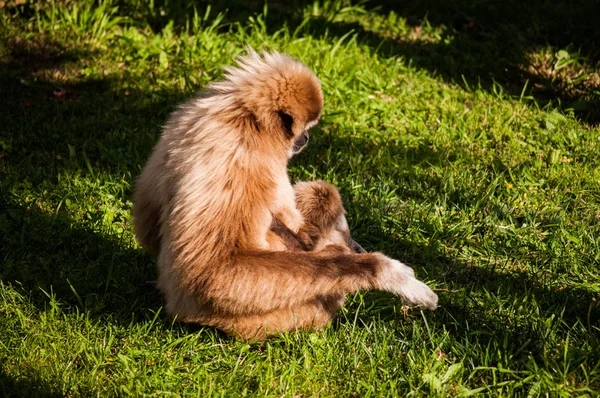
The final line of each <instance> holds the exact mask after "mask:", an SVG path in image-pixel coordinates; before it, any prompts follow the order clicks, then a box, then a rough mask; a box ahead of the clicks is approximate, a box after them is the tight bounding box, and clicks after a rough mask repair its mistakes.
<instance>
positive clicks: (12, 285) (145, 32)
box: [0, 0, 600, 397]
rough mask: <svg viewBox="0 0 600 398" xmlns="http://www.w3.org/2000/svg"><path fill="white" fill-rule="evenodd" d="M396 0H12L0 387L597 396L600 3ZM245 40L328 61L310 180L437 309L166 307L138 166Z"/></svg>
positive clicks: (371, 303) (71, 391)
mask: <svg viewBox="0 0 600 398" xmlns="http://www.w3.org/2000/svg"><path fill="white" fill-rule="evenodd" d="M376 3H377V4H376ZM397 3H398V2H392V1H387V2H364V1H363V2H356V3H351V2H348V1H339V0H326V1H314V2H305V1H288V2H276V1H268V2H267V3H266V4H263V3H262V2H257V1H253V0H249V1H244V2H241V1H237V2H228V3H227V4H224V3H223V2H219V5H212V6H207V3H203V2H200V3H197V4H196V6H195V7H194V6H192V5H190V4H189V3H187V2H179V1H176V0H174V1H160V0H156V1H144V0H123V1H116V0H115V1H102V2H92V1H91V0H82V1H70V0H64V1H63V0H57V1H53V2H49V1H40V2H31V1H28V0H16V1H15V0H8V1H6V0H4V1H0V106H1V109H2V111H0V204H1V206H0V391H1V392H2V393H3V394H4V395H23V396H35V395H42V396H47V395H58V396H61V395H68V396H88V395H100V396H111V395H136V396H137V395H186V396H187V395H198V396H208V395H222V396H238V395H255V396H297V397H299V396H336V397H337V396H388V395H389V396H406V395H409V394H411V395H415V396H430V395H431V396H467V395H475V394H485V395H489V396H511V395H518V396H525V395H528V396H532V397H535V396H540V395H544V396H547V395H549V396H586V395H587V396H597V395H598V394H599V391H600V343H599V340H600V327H599V324H600V304H599V300H600V278H599V276H600V270H599V268H600V267H599V263H600V247H599V246H600V167H599V166H600V164H599V163H600V160H599V159H600V128H599V127H598V123H599V122H600V112H599V110H600V77H599V75H598V66H599V64H600V47H598V43H600V37H599V36H600V31H599V30H598V29H597V28H596V25H597V21H595V18H596V14H597V12H595V11H598V9H599V7H600V6H599V4H598V1H596V0H584V1H581V2H577V3H571V2H566V1H565V2H562V1H556V2H547V1H543V0H532V1H529V2H520V1H516V0H507V1H485V2H484V1H474V2H473V1H464V0H448V1H433V0H427V1H421V2H407V4H402V3H400V4H397ZM246 44H251V45H252V46H253V47H255V48H257V49H269V50H278V51H284V52H287V53H289V54H290V55H292V56H294V57H296V58H299V59H300V60H302V62H304V63H305V64H307V65H308V66H309V67H311V68H312V69H313V70H314V71H315V73H316V74H317V75H318V77H319V79H320V80H321V82H322V85H323V90H324V94H325V110H324V115H323V119H322V121H321V123H320V124H319V126H318V127H317V128H316V129H315V130H314V131H313V133H312V134H311V143H310V145H309V148H308V149H307V150H306V151H305V152H303V153H302V154H301V155H299V156H298V157H296V158H294V159H293V161H292V162H291V164H290V175H291V177H292V179H293V180H311V179H317V178H320V179H325V180H327V181H329V182H331V183H333V184H335V185H337V186H338V187H339V189H340V191H341V194H342V197H343V199H344V202H345V205H346V208H347V210H348V219H349V223H350V226H351V229H352V231H353V236H354V238H355V239H356V240H357V241H358V242H359V243H361V244H362V246H363V247H365V248H366V249H367V250H370V251H381V252H384V253H386V254H387V255H389V256H391V257H394V258H397V259H399V260H402V261H405V262H407V263H409V264H411V265H412V266H413V267H414V269H415V272H416V274H417V277H419V278H421V279H423V280H425V281H426V282H427V283H428V284H430V286H432V287H433V288H434V290H435V291H436V292H437V293H438V295H439V297H440V308H439V309H438V310H437V311H435V312H420V311H418V310H415V309H406V308H403V307H402V306H401V304H400V302H399V301H398V299H397V298H396V297H394V296H391V295H388V294H384V293H366V294H357V295H355V296H352V297H349V298H348V306H347V308H345V309H344V310H343V311H342V312H341V313H340V314H339V317H338V318H337V319H336V320H335V321H334V322H333V323H332V325H331V326H330V327H329V328H327V329H326V330H324V331H321V332H318V333H307V332H302V333H288V334H285V335H281V336H280V337H277V338H275V339H273V340H270V341H268V342H266V343H264V344H260V343H244V342H240V341H236V340H234V339H231V338H229V337H227V336H225V335H224V334H222V333H220V332H218V331H216V330H214V329H211V328H203V327H200V326H190V325H182V324H178V323H171V322H169V321H168V320H167V318H166V317H165V314H164V312H163V311H162V310H161V307H162V300H161V297H160V296H159V295H158V294H157V293H156V292H155V291H154V290H153V289H152V288H150V287H148V286H146V285H145V284H144V282H145V281H151V280H154V279H155V278H156V268H155V260H154V259H153V258H152V257H150V256H148V255H147V254H145V253H144V252H143V250H142V249H141V248H140V247H139V245H138V244H137V243H136V241H135V239H134V237H133V231H132V224H131V206H132V203H131V192H132V186H133V183H134V181H135V179H136V177H137V175H138V174H139V173H140V170H141V168H142V167H143V165H144V162H145V160H146V159H147V157H148V155H149V153H150V151H151V149H152V146H153V144H154V143H155V142H156V140H157V138H158V136H159V134H160V131H161V126H162V125H163V124H164V122H165V119H166V117H167V115H168V114H169V113H170V112H171V111H172V110H173V109H174V107H175V106H176V104H177V103H179V102H181V101H183V100H184V99H186V98H190V97H191V96H193V95H194V93H195V92H197V91H198V90H200V89H201V88H202V87H203V86H204V85H205V84H206V83H207V82H209V81H212V80H214V79H218V78H219V76H220V75H221V74H222V73H223V69H222V68H223V66H227V65H231V64H232V62H233V59H234V57H235V56H236V55H238V54H241V53H243V52H244V46H245V45H246Z"/></svg>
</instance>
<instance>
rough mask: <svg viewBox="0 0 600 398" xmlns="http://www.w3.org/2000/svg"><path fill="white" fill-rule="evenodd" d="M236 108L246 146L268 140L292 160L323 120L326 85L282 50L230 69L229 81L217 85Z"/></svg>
mask: <svg viewBox="0 0 600 398" xmlns="http://www.w3.org/2000/svg"><path fill="white" fill-rule="evenodd" d="M210 87H211V89H213V90H214V91H215V92H216V93H218V94H221V95H225V96H226V98H229V100H230V101H231V106H233V107H235V108H236V109H235V112H234V114H235V115H236V117H235V120H234V119H233V118H230V119H229V121H230V122H234V123H237V124H238V126H241V127H243V128H242V129H240V130H243V131H244V134H246V135H249V136H247V137H244V138H245V141H246V142H259V141H260V142H264V141H265V139H268V140H267V141H268V143H269V145H273V146H274V148H277V149H278V150H280V151H281V152H282V153H283V152H284V151H285V153H286V154H287V156H288V157H291V156H293V155H294V154H296V153H298V152H300V151H301V150H302V149H304V147H305V146H306V145H307V143H308V130H309V129H310V128H311V127H313V126H314V125H315V124H317V122H318V121H319V118H320V117H321V111H322V109H323V93H322V92H321V85H320V83H319V80H318V79H317V77H316V76H315V75H314V73H313V72H312V71H311V70H310V69H309V68H308V67H306V66H305V65H303V64H302V63H301V62H300V61H298V60H295V59H293V58H290V57H288V56H287V55H283V54H280V53H276V52H263V53H262V54H261V55H259V54H257V53H256V52H255V51H254V50H253V49H252V48H248V55H246V56H241V57H239V58H238V59H237V65H236V66H235V67H229V68H226V74H225V80H224V81H221V82H217V83H213V84H211V86H210Z"/></svg>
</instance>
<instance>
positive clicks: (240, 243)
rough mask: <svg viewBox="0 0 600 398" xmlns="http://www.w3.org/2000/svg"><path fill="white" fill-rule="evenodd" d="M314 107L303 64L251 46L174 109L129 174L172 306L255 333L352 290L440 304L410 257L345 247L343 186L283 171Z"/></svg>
mask: <svg viewBox="0 0 600 398" xmlns="http://www.w3.org/2000/svg"><path fill="white" fill-rule="evenodd" d="M322 107H323V95H322V92H321V86H320V83H319V81H318V80H317V78H316V76H315V75H314V74H313V73H312V72H311V70H310V69H308V68H307V67H306V66H304V65H303V64H302V63H300V62H299V61H297V60H295V59H292V58H290V57H288V56H286V55H283V54H279V53H274V52H273V53H269V52H264V53H262V54H261V55H259V54H257V53H256V52H254V51H253V50H252V49H249V50H248V55H247V56H243V57H240V58H239V59H238V60H237V65H236V67H229V68H226V73H225V76H224V79H223V80H222V81H220V82H215V83H211V84H210V85H208V87H207V89H206V90H205V91H204V92H203V93H202V94H201V95H200V96H198V97H197V98H195V99H192V100H190V101H188V102H186V103H184V104H182V105H180V106H179V108H178V109H177V110H176V111H175V112H174V113H173V114H172V115H171V116H170V118H169V120H168V121H167V123H166V125H165V127H164V131H163V133H162V135H161V137H160V139H159V141H158V143H157V144H156V146H155V148H154V151H153V153H152V155H151V156H150V158H149V160H148V162H147V164H146V166H145V167H144V169H143V171H142V174H141V176H140V178H139V180H138V182H137V184H136V187H135V192H134V208H133V216H134V225H135V233H136V235H137V238H138V240H139V241H140V243H141V245H142V246H143V247H144V248H145V249H146V250H147V251H148V252H150V253H152V254H154V255H157V256H158V268H159V276H158V282H157V286H158V288H159V289H160V291H161V292H162V294H163V295H164V298H165V310H166V312H167V313H168V314H169V315H170V316H171V317H173V318H175V319H177V320H178V321H184V322H194V323H199V324H202V325H206V326H213V327H216V328H219V329H221V330H223V331H225V332H226V333H228V334H231V335H235V336H238V337H239V338H242V339H247V340H259V339H264V338H266V337H268V336H270V335H273V334H276V333H279V332H285V331H290V330H296V329H318V328H321V327H324V326H325V325H327V324H328V323H329V321H330V320H331V319H332V317H333V315H334V314H335V313H336V311H337V310H338V309H339V308H340V307H341V306H342V304H343V299H344V295H345V294H347V293H353V292H356V291H359V290H371V289H377V290H383V291H388V292H392V293H394V294H396V295H398V296H400V297H401V299H402V300H403V301H404V302H405V303H406V304H409V305H415V306H419V307H422V308H428V309H435V308H436V306H437V296H436V294H435V293H434V292H433V291H432V290H431V289H430V288H429V287H428V286H427V285H425V284H424V283H423V282H421V281H419V280H417V279H416V278H415V275H414V272H413V270H412V268H410V267H408V266H406V265H404V264H402V263H400V262H399V261H396V260H393V259H391V258H388V257H386V256H384V255H383V254H381V253H354V252H353V251H354V250H352V249H351V248H352V243H351V242H350V238H349V231H348V226H347V223H346V222H345V217H344V211H343V207H342V206H341V200H339V206H336V205H334V206H327V203H329V204H331V203H335V202H336V201H338V199H339V194H338V193H337V190H336V189H335V188H333V187H332V186H330V185H327V184H325V183H323V182H313V183H299V184H297V185H296V187H295V189H294V187H293V186H292V185H291V183H290V180H289V177H288V173H287V163H288V160H289V158H290V157H291V156H292V155H294V154H295V153H297V152H299V151H300V150H302V148H303V147H304V146H305V145H306V144H307V142H308V131H309V129H310V128H311V127H313V126H314V125H315V124H316V123H317V121H318V120H319V118H320V116H321V110H322ZM336 195H337V196H336ZM319 198H321V199H319ZM323 198H324V199H323ZM332 198H333V199H332ZM328 200H329V202H328ZM297 202H298V203H299V204H300V206H299V207H298V206H297V204H296V203H297ZM301 210H302V211H301ZM278 226H279V227H285V229H286V230H288V231H289V234H288V238H289V237H291V238H292V239H291V240H290V239H286V238H282V237H281V236H280V235H279V234H278V233H277V229H278ZM272 227H273V228H272ZM280 229H281V228H280ZM294 237H297V242H296V246H292V247H291V248H290V247H288V245H289V244H290V242H291V241H293V240H294V239H293V238H294ZM315 237H317V239H314V238H315Z"/></svg>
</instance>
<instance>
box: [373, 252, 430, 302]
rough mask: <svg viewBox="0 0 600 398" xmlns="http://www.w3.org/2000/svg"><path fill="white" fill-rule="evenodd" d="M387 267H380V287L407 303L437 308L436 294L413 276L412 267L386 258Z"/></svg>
mask: <svg viewBox="0 0 600 398" xmlns="http://www.w3.org/2000/svg"><path fill="white" fill-rule="evenodd" d="M387 260H388V267H385V268H383V269H382V275H381V276H380V280H381V284H382V286H381V288H382V289H383V290H385V291H388V292H391V293H394V294H397V295H398V296H400V298H401V299H402V301H403V302H404V303H405V304H407V305H412V306H416V307H420V308H425V309H429V310H435V309H436V308H437V302H438V297H437V294H435V293H434V292H433V290H431V288H429V286H427V285H426V284H424V283H423V282H421V281H420V280H418V279H417V278H415V272H414V271H413V269H412V268H411V267H409V266H407V265H405V264H402V263H401V262H400V261H397V260H392V259H387Z"/></svg>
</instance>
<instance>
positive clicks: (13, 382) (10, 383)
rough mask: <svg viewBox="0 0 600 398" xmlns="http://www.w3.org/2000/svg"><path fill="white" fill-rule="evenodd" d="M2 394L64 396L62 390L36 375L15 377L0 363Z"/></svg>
mask: <svg viewBox="0 0 600 398" xmlns="http://www.w3.org/2000/svg"><path fill="white" fill-rule="evenodd" d="M0 395H2V396H3V397H32V398H35V397H62V396H63V394H61V392H60V390H58V389H56V388H55V387H53V386H51V385H48V384H47V383H46V382H44V381H42V380H41V379H40V378H39V377H35V376H34V375H27V376H25V375H23V376H21V377H20V378H18V379H17V378H14V377H11V376H9V375H7V374H6V373H5V372H4V370H3V369H2V364H1V363H0Z"/></svg>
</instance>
